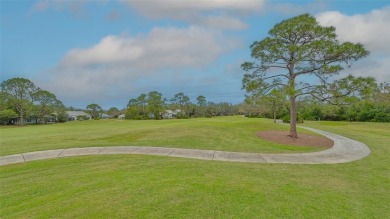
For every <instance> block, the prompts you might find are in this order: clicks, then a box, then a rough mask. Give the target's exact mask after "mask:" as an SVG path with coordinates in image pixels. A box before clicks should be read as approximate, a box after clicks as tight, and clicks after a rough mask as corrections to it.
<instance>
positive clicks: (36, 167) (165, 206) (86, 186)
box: [0, 122, 390, 218]
mask: <svg viewBox="0 0 390 219" xmlns="http://www.w3.org/2000/svg"><path fill="white" fill-rule="evenodd" d="M305 125H307V126H310V127H315V128H319V129H322V130H326V131H330V132H335V133H338V134H341V135H344V136H347V137H351V138H354V139H356V140H359V141H362V142H364V143H366V144H367V145H369V147H370V149H371V150H372V154H371V155H370V156H368V157H367V158H364V159H363V160H359V161H355V162H352V163H346V164H336V165H291V164H251V163H234V162H217V161H201V160H192V159H183V158H171V157H160V156H146V155H98V156H84V157H71V158H61V159H53V160H44V161H34V162H28V163H23V164H15V165H7V166H2V167H0V170H1V171H0V179H1V185H0V206H1V209H0V215H1V217H2V218H27V217H28V218H80V217H81V218H390V210H389V208H388V203H390V165H389V164H390V163H389V157H390V145H389V142H390V124H380V123H352V124H349V123H340V122H308V123H306V124H305Z"/></svg>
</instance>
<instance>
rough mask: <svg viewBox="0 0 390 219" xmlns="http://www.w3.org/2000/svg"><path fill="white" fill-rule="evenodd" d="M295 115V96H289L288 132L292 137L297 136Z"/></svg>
mask: <svg viewBox="0 0 390 219" xmlns="http://www.w3.org/2000/svg"><path fill="white" fill-rule="evenodd" d="M296 118H297V115H296V112H295V96H290V134H289V136H290V137H292V138H298V133H297V120H296Z"/></svg>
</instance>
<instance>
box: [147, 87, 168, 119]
mask: <svg viewBox="0 0 390 219" xmlns="http://www.w3.org/2000/svg"><path fill="white" fill-rule="evenodd" d="M147 103H148V110H149V112H150V113H152V114H153V115H154V119H161V115H160V113H161V111H162V110H163V106H164V100H163V98H162V94H161V93H159V92H157V91H151V92H149V93H148V100H147Z"/></svg>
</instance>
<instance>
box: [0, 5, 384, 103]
mask: <svg viewBox="0 0 390 219" xmlns="http://www.w3.org/2000/svg"><path fill="white" fill-rule="evenodd" d="M0 7H1V8H0V10H1V13H0V16H1V17H0V28H1V32H0V74H1V81H4V80H7V79H10V78H14V77H23V78H28V79H30V80H31V81H32V82H34V83H35V84H36V85H37V86H39V87H40V88H42V89H45V90H48V91H50V92H52V93H54V94H55V95H56V96H57V98H58V99H60V100H61V101H62V102H63V103H64V104H65V105H66V106H74V107H79V108H85V106H87V105H88V104H90V103H97V104H99V105H100V106H102V107H103V108H105V109H108V108H110V107H112V106H115V107H118V108H124V107H125V106H126V105H127V103H128V101H129V99H131V98H136V97H137V96H139V95H140V94H141V93H148V92H150V91H154V90H155V91H159V92H161V93H162V94H163V97H165V98H167V99H170V98H172V97H173V96H174V95H175V94H177V93H179V92H183V93H184V94H186V95H188V96H189V97H190V99H191V100H192V101H193V102H195V101H196V100H195V99H196V97H197V96H199V95H203V96H205V97H206V99H207V100H208V101H214V102H231V103H233V104H235V103H240V102H242V101H243V100H244V94H245V92H244V91H243V90H242V89H241V87H242V83H241V81H242V78H243V74H244V72H243V71H242V70H241V69H240V65H241V64H242V63H243V62H245V61H251V58H250V49H249V46H250V45H251V44H252V43H253V42H254V41H260V40H262V39H264V38H265V37H267V33H268V31H269V30H270V29H271V28H272V27H273V26H274V25H275V24H277V23H278V22H280V21H282V20H284V19H288V18H291V17H293V16H296V15H300V14H303V13H310V14H311V15H313V16H314V17H316V19H317V21H318V22H319V23H320V24H321V25H323V26H334V27H336V34H337V37H338V40H339V41H340V42H344V41H350V42H354V43H358V42H360V43H362V44H363V45H364V46H365V48H366V49H367V50H369V51H370V56H369V57H367V58H365V59H362V60H360V61H358V62H357V63H354V65H352V66H351V68H348V69H346V70H345V71H344V72H343V73H342V74H349V73H350V74H353V75H355V76H372V77H375V78H376V80H377V81H378V82H383V81H388V82H389V81H390V70H389V69H390V2H389V1H387V0H342V1H336V0H333V1H332V0H327V1H325V0H323V1H321V0H318V1H315V0H314V1H300V0H295V1H282V0H280V1H270V0H196V1H195V0H187V1H185V0H100V1H94V0H78V1H76V0H74V1H73V0H37V1H32V0H1V1H0Z"/></svg>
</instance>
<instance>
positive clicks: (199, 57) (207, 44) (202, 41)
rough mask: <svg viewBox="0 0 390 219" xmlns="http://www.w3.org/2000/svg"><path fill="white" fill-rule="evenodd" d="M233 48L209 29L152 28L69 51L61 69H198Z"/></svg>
mask: <svg viewBox="0 0 390 219" xmlns="http://www.w3.org/2000/svg"><path fill="white" fill-rule="evenodd" d="M236 46H237V41H236V40H234V39H228V38H226V37H224V36H223V35H221V34H220V33H219V32H216V31H212V30H210V29H204V28H200V27H189V28H185V29H178V28H174V27H171V28H153V29H152V30H151V31H150V32H149V33H148V34H147V35H139V36H136V37H128V36H107V37H105V38H103V39H102V40H101V41H100V42H99V43H98V44H96V45H94V46H92V47H90V48H87V49H72V50H70V51H69V52H68V53H67V54H66V55H65V56H64V58H63V59H62V61H61V66H62V67H66V66H83V67H85V66H93V65H105V64H108V65H110V64H126V65H129V66H137V67H142V68H148V69H150V68H156V67H157V68H159V67H172V68H177V67H201V66H204V65H207V64H209V63H210V62H212V61H214V60H215V59H216V58H217V57H219V56H220V55H221V54H223V53H225V52H227V51H230V50H231V49H233V48H235V47H236Z"/></svg>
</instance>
